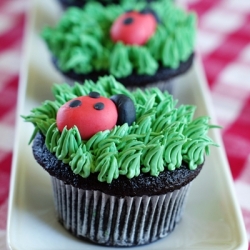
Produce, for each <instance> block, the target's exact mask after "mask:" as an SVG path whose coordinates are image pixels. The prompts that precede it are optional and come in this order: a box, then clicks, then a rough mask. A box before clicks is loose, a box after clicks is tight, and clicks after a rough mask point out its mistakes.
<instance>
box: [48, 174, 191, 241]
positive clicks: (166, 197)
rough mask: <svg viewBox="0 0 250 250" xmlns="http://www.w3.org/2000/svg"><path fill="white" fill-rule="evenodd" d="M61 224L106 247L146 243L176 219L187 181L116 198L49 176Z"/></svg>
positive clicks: (167, 230) (169, 228)
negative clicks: (169, 188)
mask: <svg viewBox="0 0 250 250" xmlns="http://www.w3.org/2000/svg"><path fill="white" fill-rule="evenodd" d="M52 184H53V190H54V200H55V207H56V212H57V216H58V219H59V221H60V222H61V224H62V225H63V226H64V227H65V228H66V229H67V230H69V231H70V232H71V233H72V234H74V235H76V236H77V237H80V238H83V239H86V240H89V241H91V242H94V243H96V244H101V245H106V246H135V245H143V244H148V243H150V242H153V241H156V240H157V239H160V238H162V237H165V236H167V235H168V234H169V233H170V232H172V231H173V230H174V228H175V225H176V223H177V222H179V221H180V219H181V216H182V211H183V206H184V201H185V197H186V195H187V191H188V189H189V186H190V183H189V184H187V185H186V186H184V187H182V188H181V189H179V190H175V191H173V192H169V193H167V194H161V195H153V196H147V195H143V196H141V197H138V196H135V197H129V196H125V197H117V196H112V195H108V194H105V193H103V192H101V191H96V190H82V189H78V188H75V187H73V186H71V185H68V184H65V183H64V182H63V181H61V180H58V179H57V178H55V177H52Z"/></svg>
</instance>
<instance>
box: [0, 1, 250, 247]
mask: <svg viewBox="0 0 250 250" xmlns="http://www.w3.org/2000/svg"><path fill="white" fill-rule="evenodd" d="M180 2H183V3H184V4H186V5H187V6H188V8H189V9H190V10H193V11H196V13H197V15H198V20H199V21H198V36H197V48H198V49H199V50H200V52H201V55H202V61H203V64H204V68H205V72H206V77H207V80H208V84H209V88H210V91H211V96H212V102H213V106H214V107H213V108H214V111H215V114H216V118H217V121H218V123H219V124H220V125H221V126H223V129H222V130H221V133H222V138H223V142H224V145H225V149H226V153H227V157H228V161H229V165H230V168H231V173H232V176H233V179H234V185H235V190H236V194H237V198H238V201H239V204H240V207H241V211H242V214H243V218H244V222H245V226H246V230H247V234H248V238H249V240H250V198H249V193H250V129H249V128H250V1H247V0H238V1H236V0H217V1H214V0H203V1H202V0H180ZM28 10H29V0H22V1H20V0H12V1H8V0H1V1H0V75H1V78H0V96H1V98H0V138H1V140H0V249H1V250H5V249H7V246H6V222H7V209H8V194H9V181H10V172H11V162H12V151H13V142H14V132H15V116H16V104H17V91H18V83H19V72H20V65H21V58H22V44H23V38H24V26H25V18H26V17H27V12H28ZM247 197H248V198H247ZM249 249H250V247H249Z"/></svg>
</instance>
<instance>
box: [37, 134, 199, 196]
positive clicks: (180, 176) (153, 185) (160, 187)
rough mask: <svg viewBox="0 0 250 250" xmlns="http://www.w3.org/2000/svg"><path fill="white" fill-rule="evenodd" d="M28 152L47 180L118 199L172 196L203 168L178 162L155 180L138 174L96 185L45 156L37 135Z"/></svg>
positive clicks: (95, 180)
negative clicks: (177, 165)
mask: <svg viewBox="0 0 250 250" xmlns="http://www.w3.org/2000/svg"><path fill="white" fill-rule="evenodd" d="M32 149H33V154H34V157H35V159H36V161H37V162H38V163H39V164H40V165H41V166H42V167H43V168H44V169H45V170H46V171H47V172H48V173H49V174H50V175H51V176H54V177H55V178H57V179H59V180H61V181H63V182H64V183H65V184H72V185H73V186H74V187H75V188H80V189H86V190H98V191H102V192H104V193H106V194H110V195H114V196H118V197H125V196H142V195H144V194H145V193H146V194H147V195H160V194H165V193H167V192H173V191H174V190H175V189H180V188H181V187H182V186H185V185H187V184H188V183H189V182H191V181H192V180H193V179H194V178H195V177H196V176H197V175H198V174H199V173H200V170H201V169H202V166H203V163H202V164H200V165H199V166H198V167H197V168H196V169H195V170H190V169H189V167H188V165H187V163H185V162H182V165H181V167H180V168H178V169H176V170H175V171H168V170H167V169H165V171H163V172H161V173H160V174H159V176H158V177H157V178H155V177H153V176H151V175H149V174H148V173H141V174H140V175H139V176H137V177H135V178H132V179H128V178H127V177H125V176H121V177H120V178H119V179H116V180H113V181H112V182H111V183H106V182H99V181H98V178H97V174H93V175H91V176H89V178H85V179H84V178H82V177H81V176H79V175H77V174H74V173H73V172H72V170H71V168H70V166H69V165H68V164H65V163H63V162H62V161H60V160H58V159H57V158H56V156H55V155H54V154H52V153H51V152H49V150H48V149H47V147H46V145H45V138H44V136H43V135H42V134H40V133H38V134H37V135H36V137H35V139H34V142H33V146H32ZM69 180H70V181H69Z"/></svg>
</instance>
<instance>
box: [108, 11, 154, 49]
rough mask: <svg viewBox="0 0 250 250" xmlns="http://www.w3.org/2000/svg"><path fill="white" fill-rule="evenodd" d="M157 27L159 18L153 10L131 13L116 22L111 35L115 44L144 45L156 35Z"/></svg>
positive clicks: (123, 15) (125, 14) (120, 17)
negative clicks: (119, 42)
mask: <svg viewBox="0 0 250 250" xmlns="http://www.w3.org/2000/svg"><path fill="white" fill-rule="evenodd" d="M156 27H157V18H156V16H155V15H154V13H153V12H152V11H151V10H148V9H145V10H143V11H141V12H138V11H129V12H126V13H124V14H122V15H121V16H119V17H118V18H117V19H116V20H115V22H114V23H113V25H112V27H111V30H110V35H111V39H112V41H113V42H118V41H121V42H123V43H124V44H127V45H143V44H145V43H146V42H147V41H148V40H149V38H150V37H151V36H152V35H153V34H154V32H155V30H156Z"/></svg>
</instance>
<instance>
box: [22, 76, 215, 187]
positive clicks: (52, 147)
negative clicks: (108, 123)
mask: <svg viewBox="0 0 250 250" xmlns="http://www.w3.org/2000/svg"><path fill="white" fill-rule="evenodd" d="M92 91H96V92H99V93H101V94H102V95H103V96H106V97H111V96H112V95H114V94H117V93H123V94H126V95H127V96H129V97H130V98H131V99H132V100H133V101H134V103H135V107H136V121H135V122H134V123H133V124H132V125H131V126H128V124H127V123H125V124H123V125H121V126H115V127H114V128H113V129H111V130H105V131H101V132H98V133H97V134H95V135H93V136H92V137H91V138H90V139H88V140H82V139H81V136H80V133H79V131H78V129H77V127H76V126H75V127H73V128H71V129H67V128H66V127H65V128H64V129H63V131H62V132H60V131H59V130H58V128H57V126H56V120H55V118H56V113H57V110H58V109H59V108H60V106H61V105H63V104H64V103H65V102H67V101H68V100H70V99H72V98H74V97H77V96H81V95H83V94H86V93H88V92H92ZM53 93H54V96H55V101H45V102H44V103H43V104H42V105H41V106H40V107H37V108H35V109H33V110H32V111H31V114H30V115H28V116H23V118H24V119H25V121H27V122H32V123H33V124H34V126H35V129H34V133H33V135H32V138H31V140H32V139H33V138H34V136H35V134H36V133H37V132H38V131H40V132H41V133H42V134H43V135H44V136H45V138H46V140H45V144H46V147H47V148H48V150H49V151H50V152H52V153H54V154H55V155H56V157H57V158H58V159H59V160H61V161H63V162H64V163H67V164H69V165H70V167H71V169H72V171H73V172H74V173H75V174H79V175H81V176H82V177H83V178H87V177H88V176H89V175H91V174H92V173H98V180H99V181H101V182H107V183H111V182H112V180H113V179H117V178H118V177H119V175H125V176H127V178H133V177H136V176H138V175H139V174H140V173H149V174H150V175H152V176H157V175H159V173H160V172H162V171H163V170H164V169H165V168H167V169H168V170H170V171H174V170H175V169H177V168H179V167H180V166H181V163H182V161H185V162H187V163H188V165H189V168H190V169H196V168H197V166H198V165H199V164H201V163H203V162H204V155H205V154H209V146H211V145H213V146H217V145H216V144H215V143H214V142H213V141H212V139H211V138H210V137H208V135H207V132H208V130H209V129H211V128H213V127H218V126H214V125H210V124H209V117H206V116H202V117H198V118H196V119H193V115H194V112H195V107H194V106H191V105H180V106H179V107H177V101H175V100H174V99H173V97H172V96H171V95H170V94H168V93H167V92H161V91H160V90H159V89H157V88H152V89H147V90H145V92H143V91H142V90H140V89H137V90H136V91H134V92H129V91H128V90H127V89H126V88H125V87H124V86H123V85H121V84H120V83H118V82H117V81H116V80H115V79H114V78H113V77H112V76H109V77H108V76H107V77H103V78H100V79H99V81H98V82H97V83H94V82H92V81H86V83H85V84H84V85H80V84H78V83H76V84H75V85H74V86H73V87H70V86H69V85H67V84H60V85H59V84H55V85H54V87H53Z"/></svg>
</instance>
